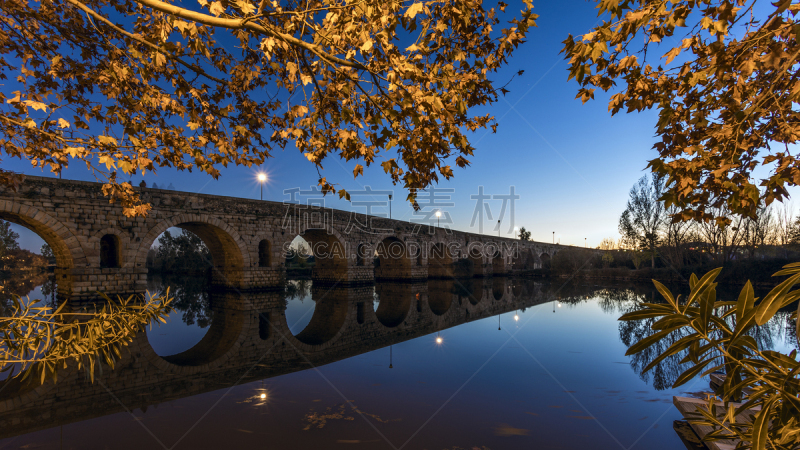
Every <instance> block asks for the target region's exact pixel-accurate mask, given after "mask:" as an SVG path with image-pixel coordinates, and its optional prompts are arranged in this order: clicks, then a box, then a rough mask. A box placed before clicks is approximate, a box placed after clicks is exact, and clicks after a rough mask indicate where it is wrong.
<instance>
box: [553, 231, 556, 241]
mask: <svg viewBox="0 0 800 450" xmlns="http://www.w3.org/2000/svg"><path fill="white" fill-rule="evenodd" d="M555 243H556V232H555V231H553V244H555Z"/></svg>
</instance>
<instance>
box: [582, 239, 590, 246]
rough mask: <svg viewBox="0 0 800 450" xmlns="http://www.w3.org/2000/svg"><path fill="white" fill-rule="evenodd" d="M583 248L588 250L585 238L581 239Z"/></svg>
mask: <svg viewBox="0 0 800 450" xmlns="http://www.w3.org/2000/svg"><path fill="white" fill-rule="evenodd" d="M583 248H589V244H587V243H586V238H583Z"/></svg>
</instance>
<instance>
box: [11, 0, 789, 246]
mask: <svg viewBox="0 0 800 450" xmlns="http://www.w3.org/2000/svg"><path fill="white" fill-rule="evenodd" d="M487 5H488V2H487ZM534 5H535V8H534V12H535V13H537V14H539V19H538V20H537V23H538V28H535V29H533V30H532V31H531V32H530V34H529V38H528V41H527V42H526V43H525V44H523V45H521V46H520V47H519V48H518V49H517V50H516V52H515V53H514V56H513V58H512V59H511V60H510V64H509V66H508V67H507V69H506V70H505V71H504V72H501V73H499V74H496V75H494V77H493V78H492V79H493V80H495V81H496V82H497V84H496V85H497V86H502V85H503V84H505V83H506V81H507V80H509V79H510V78H511V76H512V75H513V74H514V73H516V72H517V71H518V70H524V71H525V73H524V75H523V76H522V77H517V78H515V79H514V80H513V81H512V82H511V84H510V85H509V86H508V89H509V90H510V91H511V92H510V93H509V94H508V95H506V96H505V97H501V98H500V100H499V101H498V102H497V103H495V104H494V105H493V106H491V107H490V108H485V109H484V110H476V111H475V112H476V113H484V111H485V110H488V111H489V112H490V113H491V114H493V115H494V116H495V117H496V118H497V121H498V123H499V127H498V129H497V133H496V134H492V133H491V131H489V132H486V131H483V130H481V131H478V132H477V133H475V134H474V135H472V137H471V142H472V144H473V145H474V147H475V148H476V152H475V156H474V157H473V158H472V160H471V162H472V165H471V166H470V167H468V168H466V169H458V168H455V169H454V172H455V177H454V179H452V180H450V181H443V182H440V183H439V185H438V186H437V188H441V189H452V190H453V192H452V194H446V195H450V196H451V200H450V203H454V206H448V207H442V208H441V209H442V210H443V211H444V212H445V213H446V214H449V216H450V218H451V220H452V223H451V227H452V228H454V229H458V230H464V231H472V232H479V231H480V230H479V229H478V224H477V222H476V223H475V224H474V226H473V227H470V222H471V219H472V218H473V213H474V210H475V207H476V200H474V199H471V196H472V195H476V194H478V192H479V186H483V187H484V194H488V195H508V194H509V191H510V188H511V186H514V189H515V193H516V194H518V195H519V197H520V198H519V199H518V200H516V202H514V203H515V204H514V215H515V218H514V222H513V224H512V222H511V218H510V214H509V213H510V211H509V210H508V209H507V210H506V213H505V215H504V217H503V218H502V223H501V230H500V232H501V235H503V236H508V237H510V236H512V234H513V226H518V227H520V226H524V227H525V228H526V229H529V230H531V232H532V239H534V240H536V241H544V242H550V241H551V240H552V239H553V232H555V238H556V240H560V242H561V243H562V244H571V245H581V246H582V245H584V239H586V242H587V243H588V245H589V246H597V245H598V244H599V243H600V241H601V240H602V239H603V238H605V237H613V238H615V239H616V238H618V232H617V223H618V220H619V216H620V214H621V213H622V211H623V210H624V208H625V202H626V200H627V196H628V191H629V190H630V188H631V186H632V185H633V184H634V183H635V182H636V180H638V179H639V178H640V177H641V176H643V175H644V174H646V173H647V172H645V171H644V168H645V166H646V165H647V161H648V160H649V159H652V158H653V157H655V156H656V153H655V151H653V150H652V149H651V146H652V145H653V143H654V142H655V141H656V138H655V137H654V125H655V122H656V117H657V114H656V112H655V111H649V112H645V113H638V114H637V113H634V114H625V113H620V114H618V115H617V116H615V117H611V115H610V114H609V113H608V112H607V111H608V109H607V108H608V107H607V96H605V95H603V94H602V93H600V92H597V93H596V94H598V95H596V100H594V101H590V102H589V103H587V104H584V105H582V104H581V102H580V100H577V99H575V94H576V92H577V89H578V86H577V83H576V82H575V81H574V80H573V81H570V82H568V81H567V62H566V61H565V60H564V59H563V55H561V54H559V51H560V50H561V48H562V46H563V45H562V44H561V42H562V41H563V40H564V39H566V37H567V35H568V34H570V33H571V34H573V35H580V34H583V33H585V32H587V31H589V30H590V29H591V28H592V27H593V26H594V25H596V24H598V23H599V21H598V18H597V13H596V10H595V9H594V5H595V3H594V2H588V1H583V0H570V1H559V2H537V3H535V4H534ZM519 9H521V3H519V2H512V3H511V5H510V6H509V7H508V9H507V11H518V10H519ZM378 162H380V161H378ZM3 167H4V168H6V169H11V170H17V171H21V172H23V173H26V174H30V175H44V176H52V174H50V173H44V174H43V173H42V172H41V171H39V170H38V169H34V168H31V166H30V165H29V164H28V163H27V162H24V161H19V160H16V159H11V158H7V157H4V160H3ZM352 167H353V165H352V164H347V163H345V162H344V161H342V160H339V159H336V158H335V157H329V158H328V159H327V160H326V163H325V167H324V170H323V172H322V175H323V176H325V177H327V178H328V179H329V180H331V179H332V180H333V181H335V182H338V183H340V184H341V185H342V187H344V188H346V189H347V190H348V191H356V190H363V189H364V186H370V187H371V188H372V189H373V190H393V191H394V202H393V204H392V217H393V218H395V219H407V220H410V219H412V218H414V217H415V216H414V214H413V210H412V208H411V207H410V206H409V205H408V204H407V203H406V202H405V200H404V199H405V197H406V195H407V193H406V192H405V191H404V190H403V189H402V188H401V187H400V186H392V184H391V181H390V179H389V177H388V176H387V175H385V174H384V173H383V170H382V169H381V168H380V166H379V165H378V164H376V165H373V166H371V167H369V168H366V169H365V171H364V174H365V176H364V177H359V179H357V180H354V179H353V176H352V173H353V172H352ZM260 169H261V170H264V171H265V172H267V173H268V174H269V180H268V182H267V184H266V185H265V186H264V199H265V200H274V201H282V200H287V199H288V196H285V195H284V194H283V191H284V190H285V189H291V188H301V189H304V190H307V189H309V187H310V186H314V185H316V183H317V173H316V171H315V170H314V167H313V165H312V164H311V163H310V162H308V160H306V158H305V157H304V156H302V155H301V154H300V153H299V152H298V151H297V150H296V149H295V148H294V147H287V148H286V150H284V151H276V152H275V153H274V158H273V159H271V160H269V161H267V162H266V163H265V164H264V165H263V167H261V168H260ZM258 170H259V169H257V168H244V167H231V168H227V169H222V176H221V177H220V179H219V180H216V181H215V180H213V179H212V178H211V177H209V176H207V175H205V174H199V173H188V172H177V171H174V170H168V169H159V171H158V173H157V174H148V175H147V176H146V177H145V180H146V181H147V183H148V185H149V186H150V185H152V183H153V182H156V183H158V184H159V185H162V184H163V185H168V184H170V183H172V184H173V185H174V186H175V188H176V189H177V190H181V191H188V192H199V193H206V194H218V195H228V196H236V197H244V198H258V197H259V185H258V183H257V181H256V178H255V175H256V173H257V172H258ZM63 177H64V178H68V179H77V180H93V177H92V175H91V174H89V173H87V172H86V170H85V169H83V168H82V167H81V164H80V163H77V162H74V161H73V163H72V167H71V168H69V169H68V170H66V171H64V173H63ZM141 180H142V177H141V176H136V177H134V178H133V182H134V183H135V184H138V183H139V182H140V181H141ZM793 191H794V190H791V191H790V192H793ZM303 198H304V197H300V199H301V200H302V199H303ZM384 198H385V197H383V196H381V197H379V198H376V199H377V200H383V199H384ZM325 205H326V206H329V207H333V208H338V209H344V210H356V211H360V212H366V210H365V208H364V207H363V206H356V205H351V204H349V203H348V202H346V201H343V200H339V199H338V198H334V197H333V196H330V195H329V196H327V197H326V199H325ZM488 205H489V210H490V212H491V214H492V217H493V218H492V220H491V221H490V220H489V219H488V216H487V215H485V214H486V210H484V227H483V230H482V232H483V233H486V234H497V231H495V230H494V225H495V223H496V220H497V216H498V215H499V212H500V209H501V206H502V201H501V200H489V201H488ZM433 209H438V208H436V207H434V208H433ZM372 211H373V213H374V214H386V215H388V208H387V207H385V206H384V207H380V206H379V207H375V208H373V210H372ZM420 217H424V216H420ZM490 222H491V223H490ZM444 224H445V223H444V222H443V223H442V225H444ZM20 228H21V227H16V229H20ZM26 234H27V233H26ZM27 242H28V238H27V237H25V239H23V242H22V244H23V246H28V247H31V246H34V247H35V249H36V250H38V246H37V245H36V244H30V245H27V244H26V243H27ZM30 242H31V243H33V242H34V241H30ZM37 243H38V241H37ZM39 245H40V244H39Z"/></svg>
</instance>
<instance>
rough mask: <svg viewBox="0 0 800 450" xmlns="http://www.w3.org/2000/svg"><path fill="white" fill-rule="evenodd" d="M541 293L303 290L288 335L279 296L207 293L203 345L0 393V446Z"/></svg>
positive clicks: (142, 355)
mask: <svg viewBox="0 0 800 450" xmlns="http://www.w3.org/2000/svg"><path fill="white" fill-rule="evenodd" d="M543 286H544V285H542V284H540V283H534V282H531V281H525V280H514V279H509V278H505V277H497V278H492V279H468V280H461V281H456V280H449V281H448V280H430V281H427V282H421V283H379V284H377V285H376V286H374V287H372V286H369V287H355V288H353V287H351V288H336V287H334V288H320V287H312V299H313V300H315V302H316V306H315V309H314V313H313V316H312V318H311V321H310V322H309V324H308V326H307V327H306V328H305V329H304V330H303V331H301V332H300V333H298V334H297V335H292V333H291V332H290V331H289V326H288V325H287V321H286V316H285V310H286V297H285V294H284V293H283V292H264V293H253V292H249V293H244V294H242V293H235V292H230V291H228V292H215V293H212V294H211V305H212V308H211V309H212V323H211V325H210V327H209V329H208V331H207V333H206V335H205V337H203V339H202V340H201V341H200V342H199V343H198V344H197V345H195V346H194V347H193V348H191V349H189V350H187V351H185V352H183V353H180V354H177V355H172V356H167V357H161V356H158V355H157V354H156V353H155V352H154V350H153V348H152V347H151V346H150V344H149V342H148V339H147V335H146V333H140V334H139V335H138V336H137V337H136V338H135V339H134V341H133V343H132V344H131V345H130V346H128V347H126V348H125V350H124V353H123V355H122V358H121V360H120V361H119V362H118V365H117V367H116V369H115V370H110V369H108V368H107V367H104V370H103V372H102V373H97V374H96V377H97V379H96V380H95V382H94V383H92V382H90V381H89V380H88V379H87V378H86V375H85V373H84V372H82V371H78V370H77V369H75V368H74V367H70V368H68V369H65V370H63V371H61V372H59V377H58V382H57V383H52V382H47V383H45V384H44V385H38V383H36V382H33V384H20V383H17V382H7V384H0V438H7V437H12V436H16V435H21V434H25V433H30V432H33V431H37V430H42V429H46V428H52V427H56V426H59V425H63V424H68V423H73V422H77V421H82V420H87V419H91V418H95V417H100V416H105V415H108V414H114V413H118V412H123V411H125V408H124V407H123V406H122V405H125V406H126V407H127V408H128V409H129V410H134V409H145V408H147V407H148V406H151V405H154V404H159V403H162V402H166V401H170V400H175V399H179V398H184V397H189V396H192V395H197V394H201V393H205V392H210V391H214V390H218V389H222V388H225V387H230V386H233V385H237V384H241V383H247V382H251V381H254V380H259V379H264V378H270V377H274V376H278V375H283V374H287V373H291V372H296V371H300V370H305V369H308V368H310V367H315V366H321V365H324V364H328V363H332V362H335V361H339V360H342V359H346V358H349V357H352V356H356V355H359V354H362V353H366V352H369V351H372V350H376V349H379V348H382V347H386V346H388V345H391V344H397V343H400V342H403V341H407V340H410V339H414V338H417V337H420V336H424V335H427V334H430V333H434V332H436V331H440V330H444V329H447V328H451V327H455V326H458V325H461V324H463V323H466V322H470V321H474V320H479V319H483V318H486V317H491V316H495V315H497V314H502V313H505V312H509V311H514V310H518V309H524V308H527V307H530V306H534V305H538V304H541V303H544V302H547V301H550V300H552V297H551V296H548V295H547V294H546V293H545V292H544V291H543ZM374 293H377V294H378V296H379V298H380V301H379V305H378V307H377V309H374V308H373V299H374ZM32 378H33V377H32ZM110 393H113V395H111V394H110Z"/></svg>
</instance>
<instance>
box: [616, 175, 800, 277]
mask: <svg viewBox="0 0 800 450" xmlns="http://www.w3.org/2000/svg"><path fill="white" fill-rule="evenodd" d="M665 181H666V180H665V179H664V178H663V177H659V176H657V175H650V176H645V177H642V178H641V179H640V180H639V181H638V182H637V183H636V184H635V185H634V186H633V188H631V191H630V195H629V199H628V203H627V205H626V208H625V211H624V212H623V213H622V215H621V217H620V220H619V232H620V235H621V236H622V237H621V239H620V240H619V241H618V242H617V243H614V242H613V239H607V240H604V242H603V243H602V244H601V247H604V249H611V248H614V249H620V250H624V251H636V252H640V253H641V254H640V255H639V256H631V258H630V259H631V263H632V264H633V266H634V268H636V269H638V268H640V267H641V266H642V263H643V262H644V261H643V260H649V262H650V267H651V268H655V267H657V266H659V265H660V266H663V267H672V268H675V269H681V268H682V267H684V266H696V265H700V264H704V263H715V264H718V265H722V264H725V263H729V262H733V261H743V260H767V259H790V258H796V257H797V256H798V255H800V216H798V217H794V216H793V211H792V208H791V206H790V205H788V204H786V203H784V204H776V203H773V204H772V205H769V206H761V207H759V208H758V209H757V211H756V214H755V216H754V217H743V216H739V215H734V214H732V213H731V212H730V211H729V210H727V209H726V208H727V207H726V206H724V205H723V206H721V207H719V208H717V209H716V210H715V211H714V212H713V214H714V216H715V217H718V218H724V219H727V220H707V221H701V222H676V221H674V220H673V219H672V217H673V215H675V214H677V213H678V209H677V208H676V207H674V206H665V204H664V203H663V202H661V201H659V198H661V196H662V195H663V193H664V186H665ZM726 222H728V224H726ZM657 263H658V264H657Z"/></svg>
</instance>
